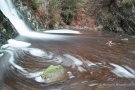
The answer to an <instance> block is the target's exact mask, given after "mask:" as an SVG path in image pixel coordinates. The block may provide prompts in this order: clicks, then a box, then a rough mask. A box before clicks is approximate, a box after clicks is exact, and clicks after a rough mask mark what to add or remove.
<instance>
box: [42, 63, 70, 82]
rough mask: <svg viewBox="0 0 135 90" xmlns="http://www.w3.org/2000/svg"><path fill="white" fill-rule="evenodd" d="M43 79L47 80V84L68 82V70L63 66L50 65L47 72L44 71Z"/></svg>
mask: <svg viewBox="0 0 135 90" xmlns="http://www.w3.org/2000/svg"><path fill="white" fill-rule="evenodd" d="M41 77H42V78H43V79H44V80H45V82H46V83H54V82H58V81H64V80H66V79H67V72H66V69H65V68H64V67H63V66H61V65H57V66H53V65H50V66H49V67H48V68H47V69H46V70H44V72H43V74H42V75H41Z"/></svg>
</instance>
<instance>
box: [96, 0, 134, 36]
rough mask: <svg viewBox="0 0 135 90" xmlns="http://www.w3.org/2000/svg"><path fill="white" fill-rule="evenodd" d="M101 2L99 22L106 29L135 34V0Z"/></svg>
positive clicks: (107, 0) (103, 0)
mask: <svg viewBox="0 0 135 90" xmlns="http://www.w3.org/2000/svg"><path fill="white" fill-rule="evenodd" d="M100 3H101V9H100V10H99V12H98V15H97V19H96V21H97V24H101V25H103V26H104V30H106V31H112V32H117V33H126V34H135V6H134V5H135V1H134V0H101V2H100Z"/></svg>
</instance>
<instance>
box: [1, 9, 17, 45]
mask: <svg viewBox="0 0 135 90" xmlns="http://www.w3.org/2000/svg"><path fill="white" fill-rule="evenodd" d="M16 35H17V32H16V31H15V28H14V27H13V26H12V25H11V23H10V22H9V20H8V19H7V18H6V17H5V16H4V15H3V13H2V12H1V11H0V46H1V45H2V44H5V43H7V40H8V39H10V38H14V37H15V36H16Z"/></svg>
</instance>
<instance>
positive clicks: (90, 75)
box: [0, 0, 135, 90]
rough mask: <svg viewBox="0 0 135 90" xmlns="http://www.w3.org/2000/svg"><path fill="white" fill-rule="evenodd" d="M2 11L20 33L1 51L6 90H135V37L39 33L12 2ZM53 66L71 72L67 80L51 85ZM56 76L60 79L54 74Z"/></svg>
mask: <svg viewBox="0 0 135 90" xmlns="http://www.w3.org/2000/svg"><path fill="white" fill-rule="evenodd" d="M0 10H1V11H2V12H3V13H4V15H5V16H6V17H7V18H8V19H9V20H10V22H11V23H12V24H13V26H14V27H15V28H16V30H17V31H18V33H19V35H18V36H17V37H16V38H14V39H10V40H8V44H5V45H3V46H2V47H1V50H0V90H135V38H134V37H132V36H127V35H116V34H115V35H114V34H107V33H102V32H99V31H98V32H97V31H73V30H61V32H59V31H57V30H53V31H45V32H42V33H39V32H33V31H31V29H30V28H29V27H28V26H27V25H26V24H25V22H24V21H23V20H22V19H21V18H20V17H19V15H18V14H17V10H16V8H15V7H14V5H13V4H12V2H11V0H0ZM50 65H62V66H63V67H64V68H66V69H67V72H66V74H67V79H66V80H63V81H59V82H54V83H46V82H45V81H44V80H43V79H42V78H41V74H42V73H43V70H44V69H46V68H47V67H48V66H50ZM54 76H55V75H54Z"/></svg>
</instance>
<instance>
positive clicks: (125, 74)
mask: <svg viewBox="0 0 135 90" xmlns="http://www.w3.org/2000/svg"><path fill="white" fill-rule="evenodd" d="M110 65H112V66H113V67H114V69H112V72H113V73H115V74H116V75H117V76H119V77H125V78H135V75H134V74H133V73H131V71H130V70H126V69H125V68H123V67H121V66H119V65H116V64H113V63H110ZM130 69H131V68H130ZM129 71H130V72H129Z"/></svg>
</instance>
